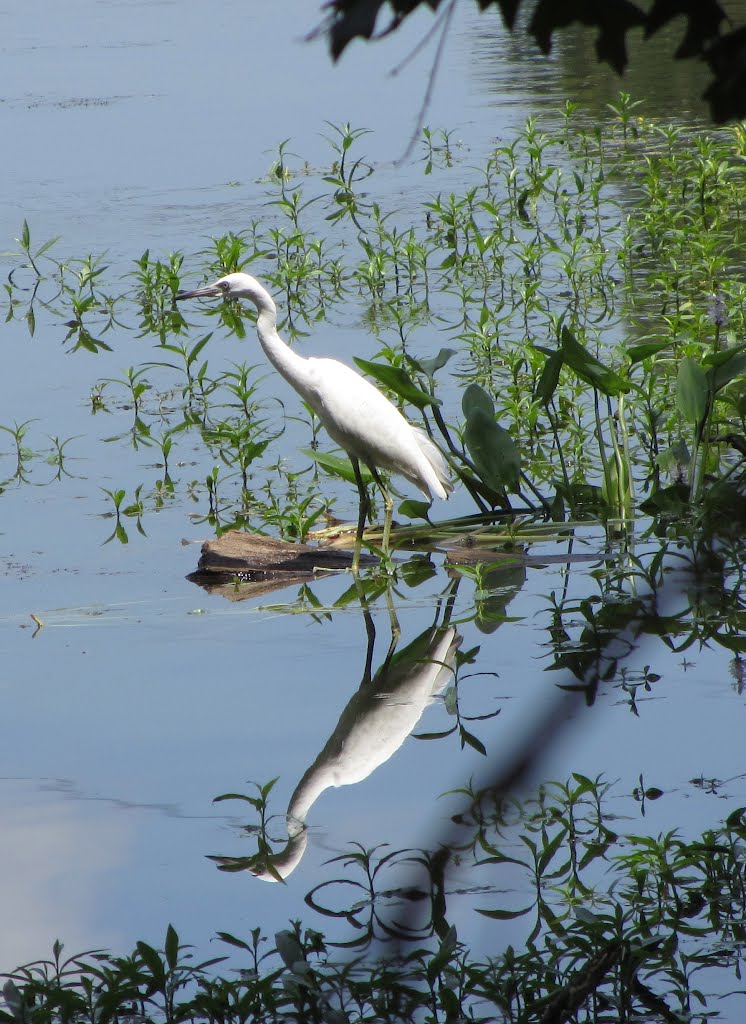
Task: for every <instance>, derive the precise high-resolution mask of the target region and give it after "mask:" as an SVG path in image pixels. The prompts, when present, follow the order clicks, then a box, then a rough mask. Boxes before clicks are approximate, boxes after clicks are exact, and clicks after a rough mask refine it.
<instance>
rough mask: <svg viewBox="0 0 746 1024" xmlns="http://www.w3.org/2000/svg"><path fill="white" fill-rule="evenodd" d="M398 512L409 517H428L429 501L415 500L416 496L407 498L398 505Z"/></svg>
mask: <svg viewBox="0 0 746 1024" xmlns="http://www.w3.org/2000/svg"><path fill="white" fill-rule="evenodd" d="M399 512H400V513H401V514H402V515H403V516H409V518H410V519H429V518H430V502H429V501H417V499H416V498H407V500H406V501H403V502H402V503H401V505H399Z"/></svg>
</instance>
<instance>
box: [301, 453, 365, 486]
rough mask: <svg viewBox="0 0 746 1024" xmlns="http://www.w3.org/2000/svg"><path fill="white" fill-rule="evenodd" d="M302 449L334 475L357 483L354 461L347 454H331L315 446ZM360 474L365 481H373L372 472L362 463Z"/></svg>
mask: <svg viewBox="0 0 746 1024" xmlns="http://www.w3.org/2000/svg"><path fill="white" fill-rule="evenodd" d="M300 451H301V454H302V455H306V456H308V458H309V459H313V461H314V462H318V464H319V465H320V466H323V467H324V469H325V470H327V472H329V473H331V474H332V476H338V477H341V478H342V479H343V480H347V482H348V483H351V484H356V483H357V480H356V479H355V471H354V469H353V468H352V463H351V462H350V460H349V459H348V458H347V456H346V455H331V454H330V453H329V452H317V451H316V449H315V448H301V449H300ZM360 476H361V477H362V478H363V483H365V484H372V483H373V475H372V473H371V472H370V470H369V469H367V468H366V467H365V466H363V465H362V464H361V465H360Z"/></svg>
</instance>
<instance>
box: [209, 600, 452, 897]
mask: <svg viewBox="0 0 746 1024" xmlns="http://www.w3.org/2000/svg"><path fill="white" fill-rule="evenodd" d="M449 592H450V597H449V598H448V599H446V600H444V601H442V602H441V603H440V604H439V605H438V606H437V609H436V619H435V622H434V623H433V625H432V626H430V627H429V628H428V629H426V630H424V632H422V633H421V634H420V635H419V636H417V637H416V638H415V639H414V640H413V641H412V642H411V643H410V644H408V645H407V647H405V648H403V649H402V650H399V651H397V646H398V643H399V639H400V629H399V623H398V620H397V617H396V612H395V609H394V606H393V603H392V602H391V597H390V592H389V593H388V594H387V601H388V608H389V617H390V623H391V643H390V645H389V649H388V652H387V654H386V657H385V658H384V660H383V663H382V664H381V666H380V668H379V669H378V670H377V671H376V672H375V674H372V664H373V653H374V645H375V640H376V631H375V624H374V622H373V617H372V615H371V613H370V610H369V608H368V605H367V603H366V600H365V598H364V595H362V592H361V603H362V610H363V615H364V618H365V627H366V632H367V636H368V643H367V651H366V660H365V670H364V672H363V678H362V681H361V683H360V687H359V689H358V690H357V692H356V693H355V694H354V695H353V697H352V698H351V700H350V701H349V703H348V704H347V706H346V707H345V709H344V711H343V712H342V714H341V715H340V718H339V721H338V722H337V725H336V727H335V729H334V731H333V732H332V734H331V736H330V737H329V739H328V740H327V742H326V745H325V746H324V748H323V750H322V751H321V753H320V754H319V755H318V757H317V758H316V760H315V761H314V762H313V764H312V765H311V766H310V767H309V768H308V770H307V771H306V772H305V774H304V775H303V778H302V779H301V780H300V782H299V783H298V785H297V786H296V788H295V791H294V793H293V795H292V796H291V798H290V803H289V804H288V809H287V832H288V839H287V843H286V845H285V846H284V848H283V849H281V850H279V851H277V852H272V850H271V848H270V846H269V843H268V842H267V841H266V839H260V852H259V853H258V854H255V855H254V856H251V857H238V858H237V857H212V858H211V859H212V860H215V861H216V862H217V863H218V865H219V866H220V868H221V869H222V870H225V871H240V870H248V871H250V872H251V873H252V874H254V875H256V877H257V878H263V879H265V880H267V881H280V880H282V879H283V878H287V876H288V875H290V874H291V872H293V871H294V870H295V868H296V867H297V866H298V864H299V863H300V860H301V858H302V857H303V854H304V852H305V849H306V845H307V842H308V830H307V827H306V821H307V818H308V814H309V812H310V810H311V807H312V806H313V804H314V803H315V802H316V800H317V799H318V798H319V797H320V796H321V794H322V793H323V792H324V791H325V790H327V789H329V788H330V787H333V786H351V785H353V784H354V783H356V782H362V781H363V779H366V778H367V777H368V776H369V775H370V774H371V773H372V772H374V771H375V769H376V768H378V767H379V766H380V765H382V764H385V762H386V761H388V760H389V758H390V757H392V756H393V755H394V754H395V753H396V751H397V750H398V749H399V747H400V746H401V745H402V744H403V743H404V740H405V739H406V738H407V736H409V734H410V733H411V732H412V730H413V729H414V727H415V726H416V725H417V722H418V721H419V720H420V718H421V717H422V714H423V712H424V710H425V708H426V707H427V705H428V704H429V703H430V702H431V701H432V699H433V697H435V696H436V695H437V694H438V693H440V692H441V691H442V690H443V689H444V688H445V687H446V685H447V684H448V683H449V682H450V681H451V679H452V678H453V676H454V672H455V664H456V652H457V650H458V648H459V645H460V643H461V635H460V634H459V633H458V632H457V631H456V629H455V627H454V626H452V625H450V615H451V610H452V607H453V603H452V598H453V596H454V595H453V593H452V591H451V590H450V588H449Z"/></svg>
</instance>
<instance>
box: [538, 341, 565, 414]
mask: <svg viewBox="0 0 746 1024" xmlns="http://www.w3.org/2000/svg"><path fill="white" fill-rule="evenodd" d="M562 362H563V360H562V352H561V351H560V350H559V349H558V350H557V351H556V352H552V353H551V355H550V356H549V357H548V358H547V361H546V362H545V363H544V369H543V370H542V371H541V377H539V383H538V384H537V385H536V397H537V398H538V399H539V401H540V402H541V403H542V404H543V405H549V403H550V402H551V400H552V396H553V395H554V392H555V391H556V389H557V384H558V383H559V375H560V370H561V369H562Z"/></svg>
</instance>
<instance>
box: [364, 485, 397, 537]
mask: <svg viewBox="0 0 746 1024" xmlns="http://www.w3.org/2000/svg"><path fill="white" fill-rule="evenodd" d="M368 469H369V470H370V471H371V474H372V475H373V479H374V480H375V482H376V483H377V484H378V489H379V490H380V492H381V495H382V497H383V509H384V514H383V544H382V545H381V546H382V548H383V553H384V554H385V555H387V554H388V553H389V541H390V538H391V517H392V516H393V513H394V499H393V498H392V497H391V495H390V494H389V492H388V489H387V487H386V485H385V484H384V482H383V480H382V479H381V475H380V473H379V472H378V470H377V469H376V467H375V466H368Z"/></svg>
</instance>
